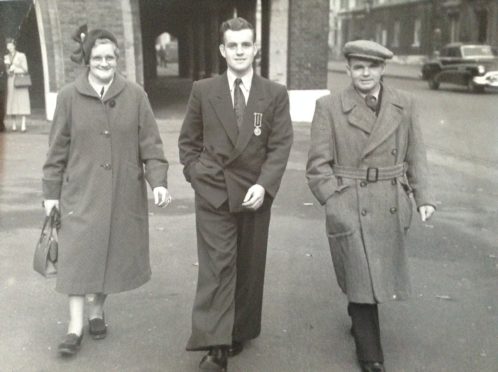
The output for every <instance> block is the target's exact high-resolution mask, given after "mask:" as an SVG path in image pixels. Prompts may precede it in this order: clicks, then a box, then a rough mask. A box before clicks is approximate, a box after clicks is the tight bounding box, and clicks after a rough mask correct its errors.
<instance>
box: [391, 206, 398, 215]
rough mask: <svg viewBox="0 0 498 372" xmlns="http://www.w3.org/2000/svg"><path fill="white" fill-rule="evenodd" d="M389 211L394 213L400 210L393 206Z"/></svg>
mask: <svg viewBox="0 0 498 372" xmlns="http://www.w3.org/2000/svg"><path fill="white" fill-rule="evenodd" d="M389 211H390V212H391V213H392V214H394V213H396V212H397V211H398V209H397V208H396V207H392V208H391V209H389Z"/></svg>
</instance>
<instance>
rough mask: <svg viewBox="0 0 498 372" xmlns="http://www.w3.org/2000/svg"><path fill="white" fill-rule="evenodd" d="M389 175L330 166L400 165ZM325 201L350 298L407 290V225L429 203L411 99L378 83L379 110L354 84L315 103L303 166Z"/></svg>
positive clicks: (385, 297) (339, 274)
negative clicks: (339, 171) (351, 173)
mask: <svg viewBox="0 0 498 372" xmlns="http://www.w3.org/2000/svg"><path fill="white" fill-rule="evenodd" d="M403 164H404V167H405V169H406V172H404V174H402V175H400V176H398V177H394V178H392V179H387V180H379V181H377V182H366V181H365V180H360V179H352V178H346V177H336V176H335V175H334V170H333V166H337V165H339V166H347V167H353V168H360V169H364V170H365V172H366V169H367V168H369V167H372V168H382V167H384V168H385V167H392V166H395V165H400V166H403ZM306 177H307V180H308V185H309V187H310V189H311V191H312V193H313V194H314V196H315V197H316V198H317V200H318V201H319V202H320V203H321V204H322V205H325V212H326V231H327V235H328V240H329V246H330V250H331V254H332V260H333V264H334V269H335V273H336V278H337V281H338V284H339V286H340V287H341V289H342V291H343V292H344V293H345V294H346V295H347V297H348V300H349V301H350V302H356V303H381V302H385V301H389V300H402V299H406V298H407V297H408V296H409V294H410V278H409V273H408V264H407V252H406V242H405V238H406V232H407V230H408V228H409V227H410V223H411V219H412V199H413V200H414V201H415V203H416V205H417V207H419V206H422V205H434V203H433V201H432V196H431V193H430V187H429V182H428V170H427V160H426V152H425V147H424V144H423V140H422V134H421V130H420V125H419V119H418V113H417V110H416V107H415V103H414V101H413V99H411V97H410V96H409V95H407V94H406V93H402V92H400V91H397V90H394V89H390V88H388V87H386V86H383V94H382V101H381V108H380V111H379V114H378V116H376V115H375V113H374V112H373V111H372V110H370V109H369V108H368V107H367V106H366V104H365V102H364V100H363V98H362V97H361V96H360V95H359V94H358V93H357V92H356V91H355V89H354V88H353V86H352V85H351V86H350V87H349V88H347V89H346V90H344V91H343V92H341V93H340V94H337V95H335V96H330V95H329V96H325V97H322V98H320V99H319V100H318V101H317V103H316V109H315V114H314V117H313V121H312V125H311V146H310V150H309V156H308V163H307V169H306Z"/></svg>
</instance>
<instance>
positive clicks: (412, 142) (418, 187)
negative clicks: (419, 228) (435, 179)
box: [406, 98, 436, 208]
mask: <svg viewBox="0 0 498 372" xmlns="http://www.w3.org/2000/svg"><path fill="white" fill-rule="evenodd" d="M411 118H412V120H411V125H410V128H409V130H408V145H407V152H406V162H407V163H408V170H407V172H406V176H407V178H408V182H409V184H410V187H411V189H412V191H413V197H414V198H415V203H416V204H417V207H420V206H422V205H432V206H434V208H435V207H436V205H435V203H434V200H433V197H432V195H431V191H430V184H429V176H430V175H429V170H428V166H427V153H426V149H425V145H424V140H423V138H422V130H421V129H420V115H419V111H418V108H417V104H416V102H415V100H414V99H413V98H412V99H411Z"/></svg>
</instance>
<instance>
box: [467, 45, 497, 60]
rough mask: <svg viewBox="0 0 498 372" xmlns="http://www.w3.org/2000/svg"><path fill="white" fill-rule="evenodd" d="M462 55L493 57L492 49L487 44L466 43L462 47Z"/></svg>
mask: <svg viewBox="0 0 498 372" xmlns="http://www.w3.org/2000/svg"><path fill="white" fill-rule="evenodd" d="M462 53H463V56H464V57H493V51H492V50H491V47H490V46H489V45H467V46H464V47H462Z"/></svg>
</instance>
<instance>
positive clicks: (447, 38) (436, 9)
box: [331, 0, 498, 56]
mask: <svg viewBox="0 0 498 372" xmlns="http://www.w3.org/2000/svg"><path fill="white" fill-rule="evenodd" d="M331 9H332V10H333V14H334V15H335V17H336V18H335V20H333V21H332V24H334V25H335V34H334V36H333V38H332V43H333V48H334V49H335V54H336V55H337V54H338V51H339V50H340V48H341V47H342V46H343V45H344V43H345V42H347V41H349V40H353V39H357V38H366V39H371V40H375V41H377V42H379V43H381V44H383V45H385V46H387V47H388V48H390V49H392V50H393V51H394V52H395V54H397V55H398V56H426V55H430V54H431V53H432V52H434V51H435V50H437V49H439V48H440V46H441V45H443V44H446V43H449V42H454V41H462V42H481V43H487V44H491V45H492V46H494V47H498V1H497V0H331Z"/></svg>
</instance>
